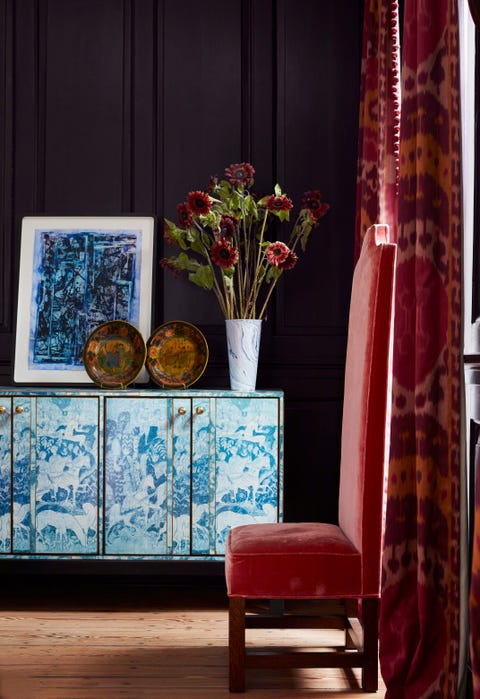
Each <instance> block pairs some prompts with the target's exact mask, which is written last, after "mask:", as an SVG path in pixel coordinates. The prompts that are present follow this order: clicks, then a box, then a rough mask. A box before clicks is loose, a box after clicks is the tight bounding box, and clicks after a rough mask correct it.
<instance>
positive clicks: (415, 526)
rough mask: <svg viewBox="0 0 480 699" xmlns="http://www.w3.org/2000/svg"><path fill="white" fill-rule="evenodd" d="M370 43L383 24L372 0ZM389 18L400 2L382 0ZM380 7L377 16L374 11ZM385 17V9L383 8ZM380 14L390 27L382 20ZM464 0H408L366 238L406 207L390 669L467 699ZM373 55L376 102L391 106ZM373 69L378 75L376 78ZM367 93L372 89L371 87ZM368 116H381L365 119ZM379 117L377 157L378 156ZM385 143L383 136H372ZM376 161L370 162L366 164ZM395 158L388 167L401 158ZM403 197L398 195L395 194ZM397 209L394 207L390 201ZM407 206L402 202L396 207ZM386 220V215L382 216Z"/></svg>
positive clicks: (397, 691) (396, 677) (390, 680)
mask: <svg viewBox="0 0 480 699" xmlns="http://www.w3.org/2000/svg"><path fill="white" fill-rule="evenodd" d="M366 5H367V6H366V21H368V22H369V32H370V33H369V35H368V37H367V39H366V43H365V39H364V50H365V46H367V47H368V46H370V47H372V46H373V47H375V46H377V47H378V50H384V48H383V47H385V50H387V51H388V50H389V45H388V42H383V43H382V42H381V43H378V42H377V34H376V32H378V29H379V28H380V29H381V24H380V21H379V19H378V16H379V15H378V14H377V15H376V14H375V9H374V8H375V7H376V5H377V3H376V2H371V3H370V2H369V0H366ZM378 5H379V6H381V11H380V16H383V14H385V15H387V16H388V13H390V14H391V12H392V7H393V6H394V5H395V3H394V2H392V0H378ZM367 13H368V14H367ZM382 13H383V14H382ZM372 16H373V17H374V18H375V17H377V19H376V20H375V21H373V22H372V21H371V19H372ZM458 53H459V51H458V15H457V0H405V4H404V22H403V37H402V70H401V74H402V78H401V80H402V89H401V117H400V144H399V184H398V199H397V202H396V204H395V203H394V202H392V201H391V197H392V188H391V187H388V183H389V182H390V181H391V178H390V180H389V179H388V177H389V176H388V172H391V171H392V170H391V167H390V168H387V180H386V181H385V182H382V180H381V177H380V172H378V173H376V172H375V170H374V169H373V166H371V164H372V163H374V162H375V158H376V159H377V163H378V167H379V168H380V169H381V168H382V159H381V158H380V159H379V158H378V154H379V153H381V152H382V147H383V146H382V140H384V138H383V135H382V132H381V128H378V127H379V124H378V123H377V124H376V122H375V120H379V117H378V116H377V114H376V113H375V111H374V110H370V111H369V110H368V109H367V110H366V112H364V113H363V114H362V111H361V117H360V165H359V180H360V181H359V187H358V191H359V192H360V196H359V198H358V200H357V204H358V207H359V210H358V212H357V215H358V219H357V241H356V249H358V246H359V244H360V240H361V237H362V234H363V230H364V227H366V226H368V225H370V223H378V222H385V221H387V222H389V221H388V218H383V220H382V216H384V217H388V215H389V212H392V211H395V210H397V221H396V222H397V226H396V231H395V235H396V240H397V242H398V267H397V290H396V309H395V313H396V316H395V337H394V367H393V373H394V377H393V405H392V425H391V447H390V464H389V477H388V491H387V509H386V522H385V539H384V553H383V562H382V601H381V610H380V662H381V670H382V675H383V678H384V681H385V684H386V686H387V694H386V697H387V699H423V698H427V697H428V698H429V699H430V698H431V699H433V698H437V697H438V698H440V697H448V698H451V699H454V698H455V699H456V697H457V680H458V649H459V636H458V634H459V567H460V566H459V550H460V545H459V544H460V495H459V493H460V387H461V366H460V355H461V266H460V254H461V233H460V138H459V133H460V124H459V62H458ZM388 60H389V58H388V56H387V57H381V58H380V59H379V58H378V57H377V59H376V60H375V61H374V60H371V59H369V54H368V49H367V57H366V60H365V57H364V64H363V68H364V71H366V73H367V74H366V75H364V77H363V82H362V85H365V86H366V87H368V86H371V89H372V91H373V93H375V92H376V96H375V95H373V96H369V95H368V89H367V90H366V92H363V93H362V96H363V102H362V108H363V110H365V109H366V107H367V105H368V104H374V103H375V99H378V100H382V99H383V97H382V84H383V83H382V80H383V79H384V76H380V79H379V75H378V70H377V66H379V65H382V64H383V65H386V64H387V63H388ZM369 73H370V74H369ZM364 89H365V88H364ZM365 114H367V116H365ZM371 114H373V115H374V116H373V126H374V129H375V128H377V141H376V143H377V150H375V147H374V146H373V145H371V147H370V148H368V149H367V148H366V147H365V146H366V143H367V140H366V138H365V125H366V121H367V120H368V119H370V117H371ZM372 134H373V135H372V138H375V134H374V132H372ZM362 157H363V159H364V161H363V162H362ZM388 157H389V156H388V155H387V166H389V165H390V161H389V159H388ZM393 196H394V194H393ZM382 201H384V202H386V208H384V209H383V210H382V204H381V202H382ZM395 206H397V207H398V208H397V209H395ZM376 217H377V218H376Z"/></svg>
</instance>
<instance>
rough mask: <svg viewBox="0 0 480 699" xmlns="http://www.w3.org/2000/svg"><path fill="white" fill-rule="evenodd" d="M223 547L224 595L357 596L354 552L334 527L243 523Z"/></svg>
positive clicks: (357, 563)
mask: <svg viewBox="0 0 480 699" xmlns="http://www.w3.org/2000/svg"><path fill="white" fill-rule="evenodd" d="M227 546H228V553H227V556H226V560H227V566H228V568H227V578H228V579H229V580H230V585H229V595H230V596H238V597H248V598H250V599H254V598H260V599H265V598H268V599H278V598H280V599H313V598H318V597H337V596H340V597H358V596H359V595H361V589H362V572H361V556H360V553H359V551H358V550H357V549H356V548H355V546H354V545H353V544H352V542H351V541H349V539H347V537H346V536H345V534H344V533H343V532H342V530H341V529H340V527H337V526H336V525H334V524H324V523H321V522H311V523H295V522H294V523H286V522H285V523H283V524H282V526H281V527H278V525H277V524H258V525H257V524H256V525H253V526H252V525H250V524H247V525H245V526H240V527H236V528H235V533H234V535H232V536H231V537H229V539H228V544H227Z"/></svg>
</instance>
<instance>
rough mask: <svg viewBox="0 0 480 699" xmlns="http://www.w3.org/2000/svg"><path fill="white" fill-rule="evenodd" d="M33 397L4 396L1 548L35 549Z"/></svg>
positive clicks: (0, 411) (0, 402) (0, 412)
mask: <svg viewBox="0 0 480 699" xmlns="http://www.w3.org/2000/svg"><path fill="white" fill-rule="evenodd" d="M30 423H31V401H30V399H29V398H14V397H11V396H8V397H7V396H5V397H2V398H0V551H1V552H2V553H23V552H30V551H31V549H32V526H31V525H32V519H31V506H30V490H31V487H30V452H31V438H32V432H31V424H30Z"/></svg>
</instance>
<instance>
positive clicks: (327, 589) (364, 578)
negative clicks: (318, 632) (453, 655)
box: [225, 225, 396, 691]
mask: <svg viewBox="0 0 480 699" xmlns="http://www.w3.org/2000/svg"><path fill="white" fill-rule="evenodd" d="M387 241H388V227H387V226H382V225H375V226H372V227H371V228H369V229H368V231H367V233H366V235H365V238H364V241H363V245H362V250H361V253H360V257H359V260H358V262H357V265H356V267H355V271H354V275H353V282H352V292H351V301H350V314H349V324H348V342H347V355H346V367H345V390H344V406H343V420H342V444H341V462H340V489H339V503H338V504H339V521H338V525H336V524H327V523H321V522H311V523H287V522H281V523H276V524H260V523H259V524H249V525H244V526H239V527H235V528H233V529H232V530H231V531H230V533H229V536H228V541H227V549H226V556H225V575H226V582H227V592H228V595H229V597H230V671H231V683H230V688H231V690H232V691H242V686H243V680H242V673H243V672H244V663H243V661H242V660H241V658H242V657H243V656H242V653H243V655H245V656H246V655H247V654H246V653H245V651H244V649H243V650H238V648H236V649H235V646H236V645H237V644H240V645H242V644H243V646H244V638H243V636H242V631H241V628H242V627H243V628H244V626H243V624H244V620H243V615H244V611H245V604H244V603H243V602H242V603H241V604H240V601H239V600H241V599H255V598H263V599H282V600H287V599H340V598H341V599H345V598H355V599H357V600H363V607H364V609H366V608H368V609H372V614H373V617H372V618H373V622H369V624H370V625H369V635H370V636H372V635H373V636H374V638H373V639H371V640H368V641H367V635H366V631H365V633H364V635H365V644H366V645H368V647H369V651H368V656H369V661H368V662H369V670H368V679H367V680H366V681H365V688H366V689H369V690H371V691H375V689H376V684H377V681H378V678H377V667H378V666H377V649H378V638H377V624H378V617H377V615H378V598H379V594H380V560H381V535H382V515H383V500H384V478H385V472H384V469H385V464H386V462H387V457H388V446H389V445H388V438H389V429H388V428H389V418H390V408H391V405H390V402H391V358H392V325H393V295H394V279H395V259H396V245H394V244H391V243H388V242H387ZM287 468H288V464H287ZM370 599H371V600H372V602H374V603H372V604H370V602H369V603H368V605H367V604H366V603H367V601H368V600H370ZM346 616H348V615H347V614H346ZM242 639H243V640H242ZM349 655H350V658H351V654H349ZM358 657H359V661H358V665H357V666H361V667H362V668H363V669H365V664H366V657H367V655H366V651H365V653H364V651H363V650H361V651H360V653H359V656H358ZM326 658H327V656H325V654H323V659H322V664H324V663H325V661H326ZM328 659H329V658H327V660H328ZM333 660H334V658H333V657H332V665H331V666H332V667H333V666H336V665H337V663H336V662H333ZM262 662H263V663H264V664H266V665H267V666H268V661H266V660H265V658H264V660H262ZM292 662H293V661H292ZM304 662H305V661H304ZM339 662H340V665H341V666H345V663H346V662H348V663H350V662H352V664H353V663H354V662H355V661H352V660H351V659H348V661H347V660H345V657H344V658H343V660H341V661H339ZM342 663H343V665H342ZM312 664H314V662H313V660H312ZM247 665H248V663H247ZM353 666H355V665H353ZM239 668H240V669H239Z"/></svg>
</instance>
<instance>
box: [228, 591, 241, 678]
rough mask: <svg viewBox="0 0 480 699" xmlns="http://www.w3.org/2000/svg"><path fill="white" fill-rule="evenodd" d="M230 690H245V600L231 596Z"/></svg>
mask: <svg viewBox="0 0 480 699" xmlns="http://www.w3.org/2000/svg"><path fill="white" fill-rule="evenodd" d="M228 652H229V668H230V669H229V672H230V691H231V692H244V691H245V600H244V599H243V597H231V598H230V603H229V612H228Z"/></svg>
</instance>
